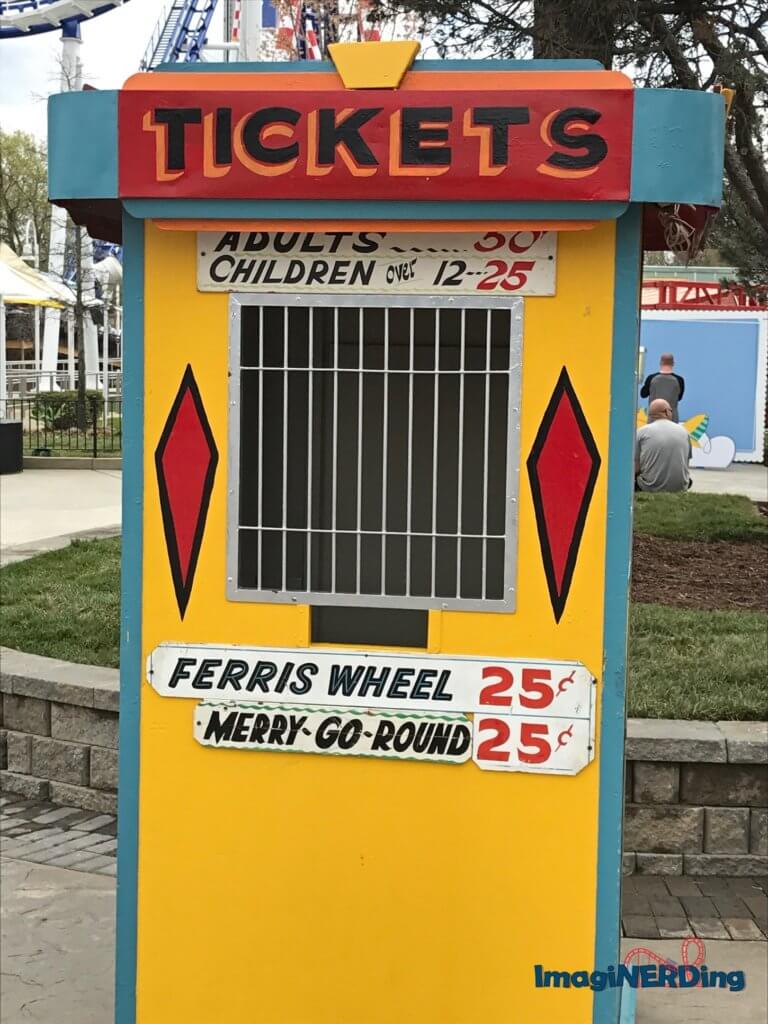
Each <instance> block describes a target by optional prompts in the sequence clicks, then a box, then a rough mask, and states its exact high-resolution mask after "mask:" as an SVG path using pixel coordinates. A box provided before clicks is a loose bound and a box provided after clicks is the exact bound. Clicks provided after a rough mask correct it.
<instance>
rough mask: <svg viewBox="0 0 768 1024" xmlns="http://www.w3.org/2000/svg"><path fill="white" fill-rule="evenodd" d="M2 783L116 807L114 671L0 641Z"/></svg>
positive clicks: (104, 808) (27, 792) (19, 790)
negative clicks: (23, 650)
mask: <svg viewBox="0 0 768 1024" xmlns="http://www.w3.org/2000/svg"><path fill="white" fill-rule="evenodd" d="M0 694H2V708H1V711H0V714H1V715H2V717H0V725H2V729H0V769H1V770H0V789H2V790H4V791H5V792H7V793H13V794H16V795H17V796H21V797H24V798H26V799H27V800H34V801H45V800H50V801H52V802H53V803H55V804H64V805H68V806H72V807H79V808H83V809H84V810H88V811H99V812H102V813H105V814H115V813H116V811H117V726H118V707H119V701H120V685H119V681H118V673H117V671H115V670H114V669H102V668H94V667H93V666H91V665H72V664H69V663H67V662H63V661H56V660H54V659H52V658H39V657H37V656H36V655H32V654H22V653H20V652H18V651H11V650H8V649H7V648H2V649H0Z"/></svg>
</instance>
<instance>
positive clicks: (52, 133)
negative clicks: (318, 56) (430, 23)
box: [48, 43, 726, 241]
mask: <svg viewBox="0 0 768 1024" xmlns="http://www.w3.org/2000/svg"><path fill="white" fill-rule="evenodd" d="M331 50H332V57H333V62H331V61H306V62H304V61H299V62H290V63H280V62H270V63H257V64H248V63H243V64H237V65H234V66H233V65H232V64H198V65H194V64H179V65H168V66H163V67H161V68H160V69H159V70H157V71H154V72H145V73H142V74H138V75H134V76H133V77H132V78H130V79H129V80H128V81H127V82H126V84H125V86H124V88H123V89H122V90H120V91H95V90H88V91H84V92H81V93H62V94H59V95H55V96H52V97H51V99H50V102H49V109H48V139H49V147H48V149H49V191H50V196H51V199H52V200H53V201H54V202H55V203H57V204H59V205H61V206H64V207H66V208H67V209H68V210H69V212H70V214H71V215H72V217H73V219H74V220H75V222H76V223H79V224H83V225H85V226H86V227H87V228H88V230H89V231H90V233H91V234H92V235H95V236H96V237H100V238H105V239H108V240H112V241H119V240H120V238H121V224H122V213H123V211H125V212H126V213H128V214H129V215H131V216H133V217H136V218H139V219H151V220H154V221H156V222H159V223H160V225H161V226H164V227H176V228H179V229H199V228H202V227H211V228H219V227H222V226H225V225H226V224H227V223H232V222H235V221H237V223H238V227H240V228H243V227H247V226H249V225H252V226H253V227H254V229H258V228H261V229H275V230H282V229H287V228H289V227H296V226H297V225H301V226H302V227H305V228H306V227H316V228H319V229H322V228H324V227H325V228H330V227H331V226H332V227H333V228H335V229H338V228H339V226H340V225H341V226H349V227H352V228H354V227H355V226H358V227H359V226H361V225H365V226H366V227H368V228H373V227H375V226H376V225H378V224H382V223H385V224H386V225H387V226H389V227H390V228H391V227H392V226H393V225H397V226H398V227H400V228H401V229H403V230H405V229H408V230H424V231H439V230H454V231H455V230H460V229H462V228H466V229H467V230H476V229H478V228H485V227H486V226H487V227H488V228H499V227H503V226H508V225H512V224H515V225H518V224H521V223H524V224H526V225H528V226H532V225H534V224H535V225H540V226H542V227H549V228H550V229H552V228H557V229H559V230H564V229H568V228H579V227H588V226H590V225H591V224H594V223H595V222H596V221H600V220H611V219H616V218H618V217H619V216H621V215H622V213H624V212H625V210H626V209H627V208H628V206H629V204H633V203H635V204H678V203H679V204H689V205H696V206H704V207H716V206H719V205H720V202H721V196H722V180H723V144H724V133H725V119H726V107H725V100H724V97H723V96H722V95H721V94H717V93H707V92H695V91H692V90H691V91H687V90H675V89H634V88H633V86H632V83H631V81H630V80H629V79H628V78H627V77H626V76H625V75H623V74H621V73H620V72H616V71H606V70H603V69H602V68H601V66H600V65H599V64H598V63H596V62H593V61H583V60H578V61H497V60H477V61H475V60H468V61H431V60H423V61H416V62H415V63H414V62H413V61H414V57H415V55H416V52H417V50H418V44H416V43H352V44H335V46H333V47H331Z"/></svg>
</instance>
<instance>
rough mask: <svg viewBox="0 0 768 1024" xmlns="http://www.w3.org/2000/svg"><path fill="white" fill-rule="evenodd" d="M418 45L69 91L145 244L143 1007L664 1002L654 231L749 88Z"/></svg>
mask: <svg viewBox="0 0 768 1024" xmlns="http://www.w3.org/2000/svg"><path fill="white" fill-rule="evenodd" d="M417 49H418V47H417V45H416V44H412V43H389V44H379V43H366V44H362V43H361V44H348V45H347V44H344V45H341V44H340V45H337V46H335V47H331V50H332V58H333V60H332V62H327V63H319V62H309V63H306V64H305V63H293V64H242V65H236V66H233V65H231V64H230V65H215V64H213V65H212V64H201V65H197V66H194V65H192V66H191V65H177V66H174V67H170V66H169V67H167V68H165V69H162V70H160V71H157V72H152V73H144V74H140V75H136V76H134V77H132V78H131V79H129V80H128V82H126V84H125V86H124V87H123V89H122V90H120V91H119V93H115V92H94V91H91V92H87V93H83V94H67V95H63V96H57V97H54V98H53V99H52V101H51V105H50V138H51V147H50V149H51V178H50V180H51V186H50V187H51V196H52V198H53V199H54V200H55V201H56V202H59V203H61V204H63V205H65V206H67V207H68V209H69V210H70V212H71V213H72V216H73V217H74V219H75V220H76V221H77V222H79V223H83V224H86V225H88V226H89V227H90V229H91V230H92V231H93V232H94V233H95V234H96V235H99V236H101V237H112V238H118V237H119V238H121V239H122V243H123V245H124V258H125V301H126V310H125V339H126V340H125V356H124V360H125V362H124V383H123V390H124V409H125V424H124V459H123V480H124V517H123V624H122V657H121V662H122V667H121V708H120V803H119V818H120V821H119V826H120V834H119V861H118V926H117V931H118V965H117V1018H116V1019H117V1022H118V1024H135V1022H138V1024H168V1022H169V1021H171V1020H173V1021H184V1024H242V1022H245V1021H263V1022H264V1024H393V1022H400V1021H402V1022H405V1021H413V1022H419V1024H480V1022H484V1024H485V1022H488V1021H499V1022H508V1024H542V1022H546V1024H558V1022H562V1024H588V1022H591V1024H618V1022H619V1020H622V1021H629V1020H631V1019H632V1006H631V996H632V992H630V991H627V990H624V994H623V995H622V990H621V989H620V988H619V987H616V986H615V985H611V984H610V983H606V984H605V985H604V986H603V988H602V990H597V989H599V986H597V985H595V984H592V983H591V982H590V980H589V977H588V976H589V974H590V973H591V972H592V971H595V970H598V971H604V972H605V971H608V969H609V967H610V966H611V965H613V966H615V965H616V964H617V963H619V939H620V930H619V897H620V879H621V850H622V847H621V821H622V799H623V792H622V790H623V752H624V715H625V712H624V694H625V683H624V680H625V638H626V620H627V583H628V570H629V555H630V532H631V509H632V478H633V435H634V424H635V387H636V384H635V367H636V365H637V334H638V319H639V316H638V293H639V285H640V266H641V244H642V239H641V221H642V212H643V205H644V204H652V203H660V202H663V203H678V202H686V203H697V204H709V205H716V204H717V203H718V202H719V196H720V187H721V175H722V150H723V127H724V109H723V100H722V97H720V96H715V95H706V94H700V93H694V92H676V91H667V90H665V91H651V90H643V89H638V90H636V89H633V88H632V84H631V82H630V80H629V79H627V78H626V77H625V76H624V75H622V74H620V73H618V72H614V71H605V70H603V69H601V68H600V67H599V66H598V65H595V64H594V63H592V62H589V61H571V62H569V61H562V62H552V61H519V62H516V61H509V62H506V61H452V62H439V61H415V62H414V58H415V56H416V51H417ZM551 972H566V973H567V974H568V975H569V984H568V985H567V986H566V985H565V984H564V983H563V984H560V985H559V986H557V987H555V985H554V984H553V983H552V982H551V979H550V981H549V983H548V982H547V976H548V974H550V973H551ZM584 972H586V974H585V973H584ZM585 978H586V980H585Z"/></svg>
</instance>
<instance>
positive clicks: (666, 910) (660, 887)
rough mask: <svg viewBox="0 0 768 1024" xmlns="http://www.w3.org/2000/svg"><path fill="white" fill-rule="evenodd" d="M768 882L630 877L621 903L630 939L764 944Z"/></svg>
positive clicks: (624, 927)
mask: <svg viewBox="0 0 768 1024" xmlns="http://www.w3.org/2000/svg"><path fill="white" fill-rule="evenodd" d="M767 893H768V878H692V877H690V876H688V875H680V876H676V877H675V876H670V877H660V876H654V875H627V876H625V877H624V884H623V889H622V897H621V927H622V932H623V934H624V935H625V936H628V937H632V938H641V939H658V938H662V939H676V938H679V939H681V938H684V937H685V936H688V935H695V936H697V937H698V938H700V939H736V940H744V941H756V940H758V941H759V940H764V939H765V938H766V936H768V895H766V894H767Z"/></svg>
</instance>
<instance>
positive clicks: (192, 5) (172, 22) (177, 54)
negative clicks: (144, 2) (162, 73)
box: [141, 0, 218, 71]
mask: <svg viewBox="0 0 768 1024" xmlns="http://www.w3.org/2000/svg"><path fill="white" fill-rule="evenodd" d="M217 3H218V0H173V2H172V3H171V6H170V7H169V8H167V9H166V10H165V11H164V12H163V13H162V14H161V15H160V18H159V20H158V22H157V25H156V26H155V31H154V32H153V33H152V38H151V39H150V41H149V46H148V47H147V49H146V52H145V54H144V58H143V60H142V62H141V70H142V71H153V70H154V69H155V68H157V67H159V66H160V65H161V64H175V63H177V62H181V63H193V62H194V61H198V60H200V59H201V58H200V54H201V52H202V49H203V46H204V45H205V43H206V40H207V38H208V29H209V28H210V25H211V18H212V17H213V12H214V11H215V10H216V5H217Z"/></svg>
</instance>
